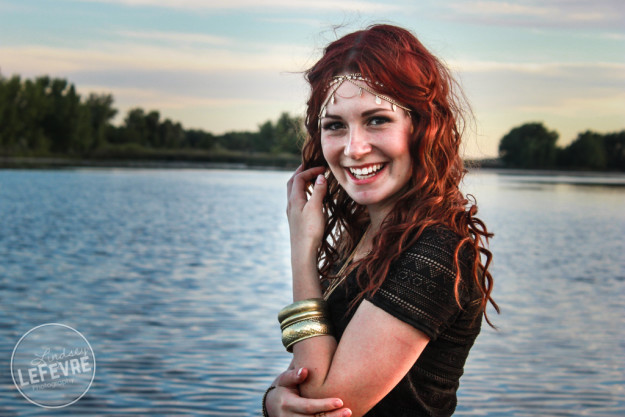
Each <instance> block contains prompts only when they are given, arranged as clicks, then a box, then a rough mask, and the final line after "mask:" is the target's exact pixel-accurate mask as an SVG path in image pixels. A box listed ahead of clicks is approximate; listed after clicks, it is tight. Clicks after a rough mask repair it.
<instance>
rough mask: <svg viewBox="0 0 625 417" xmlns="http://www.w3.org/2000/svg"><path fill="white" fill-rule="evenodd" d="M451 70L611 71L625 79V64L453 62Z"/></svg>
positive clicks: (541, 72) (469, 71)
mask: <svg viewBox="0 0 625 417" xmlns="http://www.w3.org/2000/svg"><path fill="white" fill-rule="evenodd" d="M448 64H449V66H450V68H452V69H453V70H454V71H456V72H461V73H484V72H517V73H531V74H542V75H550V76H554V75H562V74H565V73H568V72H570V71H572V70H586V71H588V73H589V75H590V73H591V72H592V71H599V70H604V71H610V73H611V74H612V77H611V78H620V79H625V63H619V62H504V61H479V60H455V61H454V60H452V61H449V62H448Z"/></svg>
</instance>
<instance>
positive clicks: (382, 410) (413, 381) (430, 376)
mask: <svg viewBox="0 0 625 417" xmlns="http://www.w3.org/2000/svg"><path fill="white" fill-rule="evenodd" d="M457 242H458V237H457V236H456V235H455V234H454V233H453V232H451V231H449V230H447V229H443V228H441V227H437V228H427V229H425V231H424V232H423V233H422V235H421V236H420V238H419V240H418V241H417V242H416V243H415V244H414V245H413V246H412V247H410V248H408V249H407V250H406V251H405V252H404V253H403V254H402V255H401V256H400V258H399V259H398V260H397V261H396V262H394V263H393V264H392V265H391V269H390V271H389V275H388V276H387V278H386V279H385V281H384V283H383V284H382V286H381V287H380V289H379V290H378V291H377V292H376V293H375V294H374V295H373V296H372V297H367V300H369V301H370V302H372V303H373V304H374V305H376V306H378V307H380V308H382V309H383V310H385V311H386V312H388V313H390V314H392V315H393V316H395V317H397V318H398V319H400V320H402V321H404V322H406V323H408V324H410V325H412V326H414V327H415V328H417V329H419V330H421V331H422V332H424V333H425V334H426V335H428V336H429V337H430V342H429V343H428V345H427V346H426V348H425V350H424V351H423V353H422V354H421V356H420V357H419V359H418V360H417V361H416V362H415V364H414V365H413V367H412V368H411V369H410V371H409V372H408V374H406V376H405V377H404V378H403V379H402V380H401V381H400V382H399V384H397V386H396V387H395V388H393V390H392V391H391V392H390V393H389V394H388V395H387V396H386V397H384V398H383V399H382V400H381V401H380V402H379V403H378V404H377V405H376V406H375V407H373V408H372V409H371V410H370V411H369V412H368V413H367V414H366V416H367V417H373V416H375V417H378V416H389V417H391V416H392V417H401V416H410V417H417V416H437V417H439V416H440V417H442V416H450V415H452V414H453V412H454V410H455V408H456V391H457V390H458V385H459V379H460V376H461V375H462V373H463V368H464V364H465V361H466V359H467V356H468V354H469V349H470V348H471V346H472V345H473V343H474V341H475V338H476V337H477V335H478V333H479V332H480V326H481V317H480V315H479V312H480V311H479V301H480V294H479V292H477V290H476V288H474V287H475V286H474V285H472V284H471V283H472V281H470V280H469V279H468V278H467V279H466V280H463V285H461V286H460V288H459V291H460V300H461V305H462V309H461V308H460V307H459V306H458V303H457V302H456V299H455V296H454V281H455V273H454V270H453V269H454V268H453V253H454V249H455V246H456V244H457ZM461 271H462V276H463V278H464V277H469V275H468V274H469V272H470V266H469V264H468V263H467V262H463V263H462V265H461ZM358 292H359V289H358V287H357V284H356V273H355V272H352V273H351V274H350V275H349V276H348V277H347V278H346V280H345V282H344V283H343V284H341V286H339V287H338V288H337V289H336V290H334V292H333V293H332V294H331V295H330V297H329V299H328V303H329V306H330V313H331V316H332V321H333V324H334V326H335V331H336V336H337V340H340V338H341V336H342V334H343V332H344V331H345V328H346V327H347V325H348V323H349V321H350V320H351V318H352V316H353V315H354V312H355V311H356V308H357V307H355V308H354V309H352V310H351V311H350V312H349V313H348V308H349V304H350V302H351V301H352V300H353V299H354V298H355V297H356V295H357V294H358ZM346 313H348V314H346Z"/></svg>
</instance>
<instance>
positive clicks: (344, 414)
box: [313, 408, 352, 417]
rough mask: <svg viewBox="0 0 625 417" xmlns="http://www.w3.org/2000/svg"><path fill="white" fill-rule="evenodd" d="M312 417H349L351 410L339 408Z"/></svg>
mask: <svg viewBox="0 0 625 417" xmlns="http://www.w3.org/2000/svg"><path fill="white" fill-rule="evenodd" d="M313 415H314V417H350V416H351V415H352V410H350V409H349V408H339V409H338V410H333V411H326V412H321V413H315V414H313Z"/></svg>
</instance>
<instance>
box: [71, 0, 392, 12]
mask: <svg viewBox="0 0 625 417" xmlns="http://www.w3.org/2000/svg"><path fill="white" fill-rule="evenodd" d="M83 1H89V2H97V3H110V4H119V5H123V6H132V7H146V6H147V7H159V8H168V9H176V10H196V11H197V10H240V9H244V10H259V9H261V10H266V9H289V10H295V9H299V10H358V11H361V12H367V13H369V12H371V13H372V12H381V11H386V12H388V11H389V10H397V9H399V8H400V7H399V6H394V5H386V4H381V3H379V2H367V1H358V0H344V1H341V2H336V1H332V0H316V1H309V0H263V1H262V2H260V1H258V0H229V1H219V0H83Z"/></svg>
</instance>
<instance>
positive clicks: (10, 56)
mask: <svg viewBox="0 0 625 417" xmlns="http://www.w3.org/2000/svg"><path fill="white" fill-rule="evenodd" d="M144 34H145V33H144ZM163 36H169V35H163ZM179 36H180V35H171V36H170V40H171V39H173V38H176V37H179ZM245 46H246V50H245V51H241V50H234V48H232V49H231V48H215V47H213V48H211V47H197V46H194V45H188V44H174V45H170V46H167V45H151V44H147V43H124V44H120V43H117V42H101V43H99V44H92V45H91V46H90V47H89V48H88V49H76V48H63V47H49V46H41V45H29V46H19V47H17V46H15V47H0V56H2V66H3V68H5V69H6V68H9V69H10V70H11V71H12V72H15V73H20V74H32V73H33V71H41V69H42V68H45V71H46V72H49V73H57V74H58V73H68V72H77V71H89V70H91V71H98V70H104V69H108V70H118V69H127V70H180V71H189V70H191V71H214V70H247V71H254V70H274V71H301V70H302V69H303V68H304V66H305V64H306V62H307V61H308V60H309V56H310V48H305V47H299V46H298V45H288V44H282V45H273V44H272V45H257V46H258V47H257V48H255V47H254V45H249V44H246V45H245ZM261 48H262V49H261Z"/></svg>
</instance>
